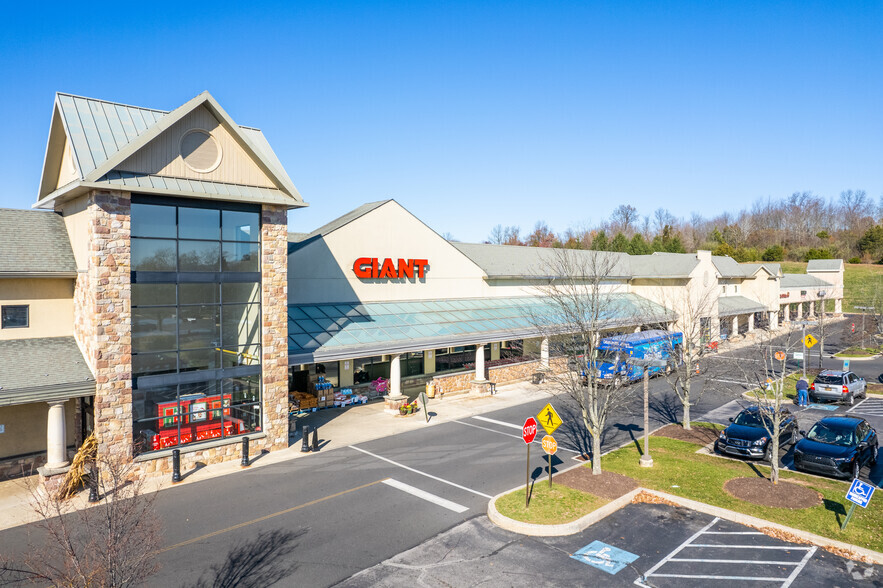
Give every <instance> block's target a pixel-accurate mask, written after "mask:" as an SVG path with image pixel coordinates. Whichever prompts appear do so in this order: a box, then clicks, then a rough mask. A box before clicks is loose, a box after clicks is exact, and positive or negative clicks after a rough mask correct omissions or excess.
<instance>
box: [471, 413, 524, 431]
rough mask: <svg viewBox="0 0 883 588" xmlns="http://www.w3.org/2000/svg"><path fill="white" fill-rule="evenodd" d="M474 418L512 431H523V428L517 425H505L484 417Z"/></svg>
mask: <svg viewBox="0 0 883 588" xmlns="http://www.w3.org/2000/svg"><path fill="white" fill-rule="evenodd" d="M472 418H474V419H478V420H480V421H484V422H486V423H493V424H495V425H500V426H501V427H509V428H510V429H518V430H519V431H520V430H521V426H519V425H515V424H512V423H504V422H503V421H497V420H494V419H489V418H487V417H483V416H474V417H472Z"/></svg>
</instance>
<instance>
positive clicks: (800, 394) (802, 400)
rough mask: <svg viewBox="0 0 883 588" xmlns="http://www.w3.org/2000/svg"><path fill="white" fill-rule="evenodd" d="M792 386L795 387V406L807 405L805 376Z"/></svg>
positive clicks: (807, 387) (807, 394)
mask: <svg viewBox="0 0 883 588" xmlns="http://www.w3.org/2000/svg"><path fill="white" fill-rule="evenodd" d="M794 387H795V388H796V389H797V406H807V405H808V404H809V383H808V382H807V381H806V378H805V377H801V378H800V379H799V380H797V384H796V385H795V386H794Z"/></svg>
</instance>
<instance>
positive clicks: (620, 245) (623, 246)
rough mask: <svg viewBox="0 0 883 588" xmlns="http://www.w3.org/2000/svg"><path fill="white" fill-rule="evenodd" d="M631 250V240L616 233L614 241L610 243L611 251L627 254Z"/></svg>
mask: <svg viewBox="0 0 883 588" xmlns="http://www.w3.org/2000/svg"><path fill="white" fill-rule="evenodd" d="M628 248H629V240H628V239H626V236H625V235H623V234H622V233H616V236H615V237H614V238H613V241H611V242H610V251H619V252H620V253H625V252H626V251H627V250H628Z"/></svg>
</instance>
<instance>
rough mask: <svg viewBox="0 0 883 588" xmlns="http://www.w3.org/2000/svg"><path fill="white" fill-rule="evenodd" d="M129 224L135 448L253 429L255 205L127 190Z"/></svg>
mask: <svg viewBox="0 0 883 588" xmlns="http://www.w3.org/2000/svg"><path fill="white" fill-rule="evenodd" d="M228 206H229V207H236V208H235V209H233V210H228V209H227V207H228ZM131 227H132V273H131V278H132V371H133V374H132V377H133V419H134V430H135V439H136V445H137V446H136V448H135V449H136V452H144V451H152V450H157V449H165V448H168V447H172V446H176V445H182V444H186V443H194V442H198V441H204V440H207V439H214V438H223V437H229V436H232V435H239V434H243V433H248V432H253V431H256V430H260V426H261V415H260V401H261V393H260V373H261V366H260V357H261V348H260V326H261V303H260V265H259V264H260V251H259V249H260V243H259V241H260V212H259V207H257V206H237V205H228V204H225V205H223V206H220V205H218V204H217V203H204V202H195V203H192V202H190V201H184V200H178V201H172V200H168V199H160V198H146V197H138V196H134V197H133V200H132V211H131Z"/></svg>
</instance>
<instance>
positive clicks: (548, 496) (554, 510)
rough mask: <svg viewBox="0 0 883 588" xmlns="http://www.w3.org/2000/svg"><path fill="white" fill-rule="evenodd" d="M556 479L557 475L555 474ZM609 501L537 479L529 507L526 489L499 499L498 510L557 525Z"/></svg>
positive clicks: (518, 519) (531, 520)
mask: <svg viewBox="0 0 883 588" xmlns="http://www.w3.org/2000/svg"><path fill="white" fill-rule="evenodd" d="M553 480H554V477H553ZM608 502H610V501H609V500H606V499H604V498H599V497H598V496H595V495H593V494H587V493H586V492H580V491H579V490H574V489H573V488H569V487H567V486H561V485H559V484H555V483H554V482H553V483H552V489H551V490H550V489H549V482H548V480H547V479H546V478H543V479H539V480H536V482H535V483H534V486H533V493H532V495H531V497H530V508H527V509H525V508H524V488H523V487H522V488H521V489H519V490H515V491H513V492H510V493H509V494H507V495H505V496H503V497H501V498H500V499H499V500H497V510H498V511H499V512H500V514H502V515H503V516H507V517H509V518H510V519H515V520H516V521H521V522H524V523H541V524H545V525H557V524H559V523H569V522H571V521H575V520H577V519H578V518H580V517H582V516H585V515H587V514H589V513H590V512H592V511H593V510H595V509H597V508H600V507H601V506H604V505H605V504H607V503H608Z"/></svg>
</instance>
